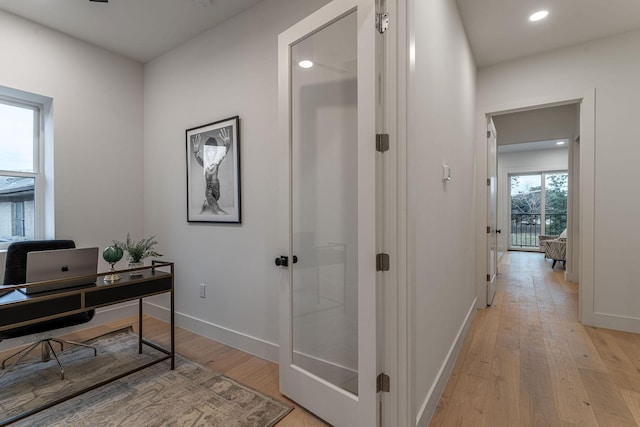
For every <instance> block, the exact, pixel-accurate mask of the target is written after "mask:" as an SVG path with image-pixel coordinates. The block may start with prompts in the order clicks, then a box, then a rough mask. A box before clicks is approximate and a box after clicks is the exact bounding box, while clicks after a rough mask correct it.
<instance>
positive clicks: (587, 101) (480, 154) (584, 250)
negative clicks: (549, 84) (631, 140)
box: [476, 89, 624, 325]
mask: <svg viewBox="0 0 640 427" xmlns="http://www.w3.org/2000/svg"><path fill="white" fill-rule="evenodd" d="M574 103H580V146H581V147H580V189H579V192H580V197H579V199H580V201H579V206H580V207H579V209H580V225H579V229H580V267H579V268H580V271H579V277H580V293H579V309H578V310H579V313H580V320H581V321H582V322H583V323H585V324H587V325H595V324H597V323H596V320H597V319H596V316H595V313H594V283H593V278H594V271H593V265H594V260H595V254H594V240H595V237H594V236H595V229H594V226H595V220H594V216H595V120H596V116H595V111H596V110H595V103H596V90H595V89H586V90H584V91H579V92H574V91H570V92H557V93H554V94H552V95H547V96H543V97H536V98H531V99H523V100H516V101H512V102H508V103H503V104H500V105H494V106H491V105H484V106H478V108H477V119H476V123H477V135H478V139H477V141H478V142H477V150H478V151H477V160H476V181H477V183H476V191H477V199H476V203H477V205H476V206H478V207H479V208H478V218H477V220H476V228H477V233H478V234H477V235H476V236H477V238H476V250H477V251H478V254H477V257H476V260H477V263H479V260H483V259H485V256H486V248H484V235H485V234H486V226H485V225H484V224H485V223H486V213H484V212H483V210H482V209H480V206H482V205H480V203H484V201H485V200H486V198H487V194H486V188H485V187H486V185H483V184H486V177H485V176H486V172H487V171H486V165H484V163H485V162H484V161H483V160H484V158H485V157H486V150H487V148H486V141H485V140H484V137H485V136H486V117H487V116H492V115H497V114H506V113H513V112H518V111H526V110H531V109H536V108H547V107H553V106H559V105H567V104H574ZM481 137H482V138H481ZM482 270H483V269H480V268H476V277H477V282H476V284H477V285H476V290H477V295H478V301H479V302H478V308H483V307H484V306H483V305H482V300H485V301H484V302H485V305H486V297H483V292H484V290H485V279H486V277H485V276H484V273H483V271H482ZM485 293H486V292H485ZM623 323H624V322H621V324H623Z"/></svg>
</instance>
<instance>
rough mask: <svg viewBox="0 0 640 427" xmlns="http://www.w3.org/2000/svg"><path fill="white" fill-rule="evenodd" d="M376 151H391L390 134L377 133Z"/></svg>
mask: <svg viewBox="0 0 640 427" xmlns="http://www.w3.org/2000/svg"><path fill="white" fill-rule="evenodd" d="M376 151H379V152H381V153H384V152H385V151H389V134H388V133H377V134H376Z"/></svg>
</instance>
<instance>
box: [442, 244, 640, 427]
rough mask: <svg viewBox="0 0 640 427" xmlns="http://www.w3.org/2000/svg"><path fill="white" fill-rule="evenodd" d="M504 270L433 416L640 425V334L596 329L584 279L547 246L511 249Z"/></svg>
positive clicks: (519, 423) (451, 420) (488, 422)
mask: <svg viewBox="0 0 640 427" xmlns="http://www.w3.org/2000/svg"><path fill="white" fill-rule="evenodd" d="M499 271H500V272H501V274H500V276H498V280H497V282H496V285H497V293H496V300H495V301H498V302H499V303H497V304H494V305H493V306H492V307H490V308H487V309H486V310H483V311H480V312H479V315H477V316H476V317H475V319H474V321H473V324H472V327H471V328H470V330H472V331H474V332H473V334H474V336H473V337H471V338H469V337H468V336H467V337H466V338H465V345H466V346H468V347H469V348H468V349H465V350H466V352H464V353H463V352H461V353H460V355H459V357H458V360H457V361H456V365H455V367H454V372H459V376H462V377H464V380H462V379H460V378H458V379H456V381H453V382H452V381H450V382H449V383H448V384H447V386H446V388H445V391H444V392H443V395H442V398H441V400H440V403H439V404H438V409H439V411H437V412H436V414H435V415H434V417H433V419H432V420H431V423H430V426H432V427H440V426H442V427H450V426H459V425H477V426H494V427H496V426H505V427H506V426H508V427H512V426H513V427H525V426H545V427H556V426H558V427H564V426H567V427H569V426H572V427H586V426H600V427H618V426H621V427H625V426H636V427H638V426H640V393H638V391H637V390H636V387H637V386H638V384H637V380H638V379H639V378H640V371H639V369H640V335H638V334H630V333H628V332H617V331H607V330H601V329H599V330H598V331H596V332H593V331H589V332H588V331H587V329H585V327H584V326H583V325H582V324H580V322H579V321H578V294H579V285H578V284H576V283H570V282H566V281H564V271H563V270H562V269H559V268H558V267H557V266H556V268H555V269H551V261H549V260H545V259H544V257H543V256H542V254H539V253H525V252H509V253H506V254H505V255H504V256H503V258H502V259H501V261H500V269H499ZM487 311H494V312H496V313H497V314H493V315H492V314H487V313H485V312H487ZM480 314H481V315H480ZM490 322H496V323H497V327H494V326H493V325H489V324H487V323H490ZM494 329H495V331H496V336H495V340H493V337H492V335H491V332H490V331H492V330H494ZM592 335H593V336H592ZM487 339H489V340H490V341H489V342H487ZM491 340H493V344H492V341H491ZM490 348H493V351H492V353H493V359H492V360H491V362H490V366H489V367H487V366H486V363H481V362H486V358H487V355H489V354H491V352H490V351H489V350H490ZM463 349H464V346H463ZM487 372H488V373H489V376H488V377H486V374H487ZM485 378H488V381H485ZM482 390H486V392H487V396H486V397H482V398H478V397H476V396H474V395H473V393H478V392H481V391H482ZM480 404H482V405H483V406H482V407H480V406H479V405H480Z"/></svg>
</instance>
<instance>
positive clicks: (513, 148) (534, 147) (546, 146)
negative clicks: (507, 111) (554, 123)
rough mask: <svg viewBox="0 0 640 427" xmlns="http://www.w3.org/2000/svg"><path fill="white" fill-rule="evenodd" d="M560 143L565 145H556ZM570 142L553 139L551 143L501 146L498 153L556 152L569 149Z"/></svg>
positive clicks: (537, 142) (535, 142)
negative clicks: (556, 150)
mask: <svg viewBox="0 0 640 427" xmlns="http://www.w3.org/2000/svg"><path fill="white" fill-rule="evenodd" d="M558 141H563V142H564V145H558V144H556V143H557V142H558ZM568 144H569V140H568V139H566V138H562V139H553V140H551V141H534V142H521V143H519V144H508V145H499V146H498V153H500V154H502V153H519V152H523V151H538V150H555V149H565V150H566V149H567V148H568V147H569V145H568Z"/></svg>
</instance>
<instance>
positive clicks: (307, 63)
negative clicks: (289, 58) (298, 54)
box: [298, 59, 313, 68]
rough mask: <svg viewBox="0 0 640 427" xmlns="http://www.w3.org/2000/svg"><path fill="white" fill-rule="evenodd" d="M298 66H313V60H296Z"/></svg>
mask: <svg viewBox="0 0 640 427" xmlns="http://www.w3.org/2000/svg"><path fill="white" fill-rule="evenodd" d="M298 66H300V68H311V67H313V62H312V61H309V60H308V59H303V60H302V61H300V62H298Z"/></svg>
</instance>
